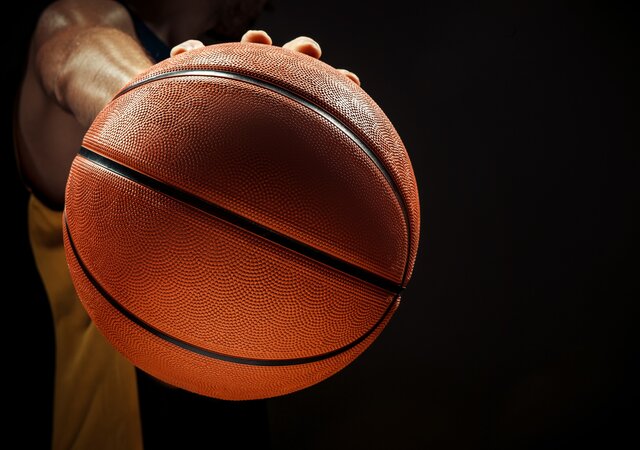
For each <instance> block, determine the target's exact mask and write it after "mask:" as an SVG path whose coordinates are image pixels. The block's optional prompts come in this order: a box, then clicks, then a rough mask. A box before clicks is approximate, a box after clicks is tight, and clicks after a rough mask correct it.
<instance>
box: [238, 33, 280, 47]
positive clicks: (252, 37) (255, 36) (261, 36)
mask: <svg viewBox="0 0 640 450" xmlns="http://www.w3.org/2000/svg"><path fill="white" fill-rule="evenodd" d="M240 42H251V43H253V44H266V45H271V44H272V41H271V36H269V35H268V34H267V32H266V31H264V30H249V31H247V32H246V33H245V34H243V35H242V38H241V39H240Z"/></svg>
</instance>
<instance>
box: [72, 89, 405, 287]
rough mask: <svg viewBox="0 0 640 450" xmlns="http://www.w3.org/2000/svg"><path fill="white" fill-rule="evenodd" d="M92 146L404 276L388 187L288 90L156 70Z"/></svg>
mask: <svg viewBox="0 0 640 450" xmlns="http://www.w3.org/2000/svg"><path fill="white" fill-rule="evenodd" d="M169 110H170V111H171V114H170V115H169V114H168V113H167V112H166V111H169ZM140 118H145V120H144V121H141V120H140ZM122 136H126V137H127V138H126V139H122V138H121V137H122ZM84 146H85V147H87V148H89V149H91V150H93V151H96V152H98V153H100V154H103V155H105V156H107V157H109V158H112V159H115V160H117V161H118V162H120V163H122V164H125V165H127V166H129V167H132V168H135V169H137V170H139V171H141V172H143V173H146V174H147V175H149V176H152V177H153V178H156V179H158V180H161V181H164V182H166V183H168V184H171V185H174V186H176V187H179V188H180V189H183V190H185V191H187V192H189V193H192V194H195V195H197V196H199V197H201V198H204V199H207V200H209V201H211V202H213V203H215V204H218V205H221V206H223V207H224V208H227V209H229V210H232V211H234V212H236V213H237V214H240V215H241V216H243V217H248V218H250V219H251V220H254V221H256V222H258V223H260V224H262V225H264V226H266V227H268V228H270V229H273V230H275V231H278V232H280V233H282V234H284V235H286V236H290V237H293V238H295V239H297V240H299V241H301V242H304V243H306V244H308V245H310V246H312V247H314V248H317V249H320V250H322V251H325V252H326V253H329V254H331V255H333V256H335V257H337V258H340V259H343V260H345V261H347V262H350V263H351V264H354V265H356V266H359V267H362V268H364V269H367V270H369V271H372V272H374V273H376V274H378V275H380V276H384V277H386V278H389V279H390V280H392V281H395V282H396V283H400V281H401V279H402V275H403V273H404V270H405V266H406V260H407V257H408V255H407V252H408V248H407V228H406V224H405V219H404V216H403V212H402V206H401V205H400V204H399V203H398V200H397V197H396V195H395V194H394V191H393V188H392V186H390V185H389V183H388V182H387V181H386V179H385V178H384V176H383V174H382V173H381V172H380V170H379V169H378V168H377V167H376V166H375V164H374V163H373V162H372V161H371V159H370V158H369V157H368V156H367V155H366V154H365V153H364V152H363V151H362V149H360V148H359V147H358V146H357V144H356V143H354V142H353V141H352V140H351V139H350V138H349V137H348V136H347V135H346V134H344V133H343V132H342V131H341V130H340V129H339V128H337V127H336V126H335V125H333V124H331V123H330V122H328V121H327V120H326V119H325V118H323V117H322V116H320V115H319V114H318V113H316V112H314V111H312V110H310V109H309V108H307V107H305V106H303V105H301V104H299V103H297V102H295V101H293V100H291V99H289V98H286V97H285V96H283V95H281V94H278V93H274V92H272V91H269V90H267V89H264V88H262V87H258V86H252V85H250V84H248V83H244V82H241V81H236V80H229V79H221V78H215V77H179V78H169V79H165V80H159V81H156V82H154V83H152V84H147V85H143V86H140V87H138V88H137V89H135V90H133V91H130V92H128V93H126V94H124V95H123V96H121V97H119V98H117V99H116V100H115V101H113V102H112V103H111V104H109V105H108V106H107V108H106V109H105V110H104V111H103V112H102V113H101V114H100V116H99V117H98V118H97V119H96V121H95V122H94V124H93V126H92V127H91V129H90V130H89V132H88V133H87V135H86V137H85V141H84ZM140 148H144V149H145V151H144V152H141V151H140V150H139V149H140ZM178 149H180V150H178Z"/></svg>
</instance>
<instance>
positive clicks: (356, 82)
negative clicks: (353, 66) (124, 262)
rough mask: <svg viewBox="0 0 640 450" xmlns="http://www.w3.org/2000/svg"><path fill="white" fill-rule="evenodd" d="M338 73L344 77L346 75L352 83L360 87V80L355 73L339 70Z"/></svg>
mask: <svg viewBox="0 0 640 450" xmlns="http://www.w3.org/2000/svg"><path fill="white" fill-rule="evenodd" d="M338 72H341V73H342V74H343V75H346V76H347V77H348V78H349V79H350V80H351V81H353V82H354V83H355V84H357V85H358V86H360V78H359V77H358V75H356V74H355V73H353V72H349V71H348V70H346V69H338Z"/></svg>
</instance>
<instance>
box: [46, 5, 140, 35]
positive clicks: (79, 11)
mask: <svg viewBox="0 0 640 450" xmlns="http://www.w3.org/2000/svg"><path fill="white" fill-rule="evenodd" d="M96 26H101V27H112V28H117V29H119V30H121V31H125V32H127V33H130V34H131V33H133V32H134V30H133V23H132V21H131V16H130V15H129V12H128V11H127V8H125V7H124V6H123V5H122V4H121V3H119V2H117V1H114V0H57V1H55V2H53V3H51V4H50V5H49V6H48V7H47V8H46V9H45V10H44V11H43V12H42V15H41V16H40V20H39V22H38V27H37V29H36V39H37V38H38V37H39V36H38V34H40V35H42V34H44V35H51V34H53V33H55V32H56V31H62V30H64V29H66V28H69V27H96Z"/></svg>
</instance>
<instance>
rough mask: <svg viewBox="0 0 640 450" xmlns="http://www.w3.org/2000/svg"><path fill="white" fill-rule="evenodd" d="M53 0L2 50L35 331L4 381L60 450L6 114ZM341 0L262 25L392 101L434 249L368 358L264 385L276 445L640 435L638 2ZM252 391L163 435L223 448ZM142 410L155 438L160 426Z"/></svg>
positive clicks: (11, 255) (11, 191) (27, 316)
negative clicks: (308, 382) (290, 385)
mask: <svg viewBox="0 0 640 450" xmlns="http://www.w3.org/2000/svg"><path fill="white" fill-rule="evenodd" d="M45 3H46V2H43V1H40V2H28V4H24V5H22V6H23V10H22V12H20V13H18V14H16V15H15V16H14V17H13V18H12V19H11V20H8V21H7V22H6V24H5V28H4V32H5V33H6V36H4V37H3V41H4V43H5V44H4V46H3V53H4V57H3V61H4V63H3V65H2V70H3V75H4V77H5V79H9V80H10V88H9V89H7V90H5V92H4V94H5V95H6V98H5V99H4V102H3V104H4V108H3V114H4V116H3V117H4V120H3V123H4V125H3V132H2V144H3V147H4V148H5V152H3V155H4V156H3V162H2V164H3V180H4V181H5V182H7V187H6V189H5V196H4V200H5V203H6V205H7V206H6V209H5V210H4V211H5V217H4V223H5V226H6V227H7V228H8V229H10V231H11V233H10V235H8V236H7V237H6V238H5V242H6V248H5V254H6V258H7V259H8V260H10V261H11V263H12V264H11V269H10V270H9V271H8V272H5V273H7V274H8V275H9V279H8V280H6V281H5V284H6V283H9V284H10V285H11V286H12V287H13V290H14V291H15V293H14V294H11V293H10V290H7V291H5V292H7V294H6V296H5V298H4V303H5V306H6V308H7V309H6V316H5V320H6V321H7V322H8V323H9V322H10V323H11V324H13V325H14V327H15V326H18V327H21V326H24V331H23V332H22V333H20V334H19V335H16V334H15V332H13V331H12V332H11V333H7V331H8V329H5V333H7V334H8V336H7V337H6V338H5V348H6V354H7V358H8V360H9V362H10V364H9V365H8V366H7V367H8V368H5V373H6V374H7V375H8V376H9V381H8V383H7V384H6V385H5V388H7V389H11V390H12V392H13V393H18V394H19V395H20V396H21V397H22V400H21V401H19V402H17V403H16V404H15V405H14V404H12V405H11V411H12V412H13V414H14V418H15V423H16V426H17V427H19V426H21V425H22V426H24V424H28V425H29V426H30V427H31V430H32V431H31V433H30V434H26V435H24V437H25V439H26V440H27V441H29V442H33V443H35V444H40V445H41V446H42V448H46V447H47V444H46V442H47V440H48V438H49V433H50V423H49V422H50V414H51V404H50V397H51V388H52V376H53V368H52V362H53V340H52V339H53V337H52V328H51V324H50V321H51V318H50V315H49V314H50V313H49V312H48V306H47V304H46V301H45V300H42V299H41V297H38V296H37V294H38V290H39V289H41V286H40V285H39V284H38V282H37V278H35V277H34V275H35V274H34V272H33V270H34V269H33V267H32V263H31V256H30V253H29V249H28V246H27V242H26V228H25V218H24V215H25V205H26V203H25V199H26V194H25V193H24V190H23V189H22V188H21V186H20V184H19V183H18V181H17V178H16V174H15V172H14V170H13V162H12V155H11V152H10V148H11V136H10V127H9V124H10V117H11V104H12V99H13V96H14V94H15V87H16V86H17V81H18V79H19V77H20V71H21V64H22V59H23V55H24V52H25V51H26V46H27V43H28V38H29V35H30V32H31V29H32V27H33V24H34V21H35V19H36V18H37V14H38V11H39V9H40V8H41V7H42V5H43V4H45ZM345 3H346V2H343V1H337V0H333V1H325V2H313V3H311V2H300V1H294V0H278V1H274V2H273V5H274V8H273V10H272V11H267V12H265V13H264V14H263V16H261V18H260V19H259V21H258V23H257V27H263V28H265V29H266V30H267V31H268V32H269V33H270V34H271V35H272V36H273V38H274V41H275V43H276V44H282V43H284V42H285V41H286V40H288V39H291V38H293V37H295V36H297V35H300V34H305V35H309V36H312V37H314V38H316V39H317V40H318V41H319V42H320V44H321V45H322V47H323V50H324V56H323V59H324V60H325V61H327V62H328V63H330V64H332V65H335V66H337V67H346V68H349V69H351V70H353V71H354V72H356V73H357V74H358V75H359V76H360V78H361V80H362V84H363V88H365V89H366V90H367V91H368V92H369V94H370V95H371V96H372V97H373V98H374V99H375V100H376V101H377V102H378V103H379V104H380V106H381V107H382V108H383V109H384V110H385V112H386V113H387V115H388V116H389V118H390V119H391V120H392V122H393V123H394V124H395V126H396V128H397V130H398V131H399V133H400V135H401V136H402V138H403V140H404V142H405V145H406V147H407V149H408V152H409V154H410V156H411V159H412V161H413V165H414V170H415V174H416V178H417V180H418V185H419V190H420V200H421V208H422V230H421V231H422V234H421V243H420V251H419V255H418V260H417V262H416V268H415V271H414V275H413V279H412V281H411V283H410V285H409V288H408V289H407V290H406V292H405V294H404V296H403V302H402V305H401V308H400V309H399V310H398V312H397V313H396V315H395V317H394V319H393V320H392V321H391V323H390V324H389V326H388V327H387V329H386V330H385V331H384V333H383V334H382V335H381V336H380V338H379V339H378V340H377V341H376V342H375V343H374V344H373V345H372V347H371V348H370V349H369V350H368V351H367V352H365V354H363V355H362V356H361V357H360V358H359V359H358V360H356V361H355V362H354V363H353V364H352V365H351V366H349V367H348V368H346V369H345V370H343V371H342V372H340V373H339V374H337V375H336V376H334V377H332V378H330V379H329V380H327V381H325V382H323V383H320V384H319V385H317V386H314V387H312V388H309V389H307V390H304V391H302V392H299V393H295V394H292V395H288V396H285V397H281V398H277V399H272V400H269V401H268V402H266V408H267V409H268V417H269V435H270V438H269V439H270V441H271V445H272V447H273V448H275V449H324V448H339V449H343V448H344V449H359V448H363V449H364V448H366V449H427V448H429V449H468V448H475V449H483V448H505V449H506V448H518V449H551V448H577V447H585V446H598V447H613V448H615V447H621V446H622V444H623V443H624V442H626V440H628V439H631V442H630V443H626V444H625V447H628V446H633V443H635V444H636V445H637V441H638V439H637V435H636V433H634V431H635V430H634V429H635V428H637V424H638V413H637V407H636V402H637V400H638V390H637V387H636V381H637V377H638V354H637V352H636V350H635V348H634V347H633V346H632V344H631V332H632V331H633V329H634V328H635V322H636V320H637V319H636V317H637V316H636V315H635V314H637V309H636V307H635V304H636V302H637V301H638V299H639V298H640V296H639V295H638V288H637V279H638V264H637V257H636V248H635V247H633V246H632V238H633V237H634V235H635V234H636V233H637V230H638V221H637V219H636V218H635V217H634V216H633V213H634V210H636V208H637V207H638V196H637V193H638V190H637V181H638V159H639V158H638V152H637V149H638V146H637V144H638V143H637V141H635V142H634V138H635V133H632V132H633V131H635V130H633V128H635V127H637V118H638V117H637V107H636V104H635V102H634V101H633V100H632V97H631V90H632V89H631V87H632V86H631V85H632V83H634V82H636V81H637V79H638V73H637V71H636V67H635V65H634V64H635V61H636V60H637V52H636V51H634V48H633V47H632V44H631V40H632V38H633V36H632V22H631V17H632V15H631V12H630V10H628V8H627V9H625V8H622V7H618V6H616V5H614V4H612V3H608V4H606V6H603V5H597V4H594V3H590V2H575V3H569V2H564V1H546V2H540V1H512V2H506V1H505V2H495V1H491V2H476V3H473V4H467V3H462V2H457V1H433V2H432V1H426V2H407V1H394V2H371V1H368V2H349V3H348V4H345ZM410 3H416V5H418V6H417V7H413V6H411V5H410ZM632 119H635V120H634V122H633V125H635V127H633V128H632ZM21 279H25V280H28V281H26V282H20V281H19V280H21ZM17 283H19V285H18V288H15V287H16V284H17ZM32 298H37V299H38V300H37V301H35V300H31V299H32ZM213 402H214V403H215V404H216V405H217V404H219V403H222V402H215V401H213ZM214 403H211V405H213V404H214ZM225 403H226V402H225ZM239 405H240V406H239ZM241 405H242V404H231V405H230V406H228V407H225V408H227V409H226V410H225V411H227V413H225V415H226V419H224V420H223V422H220V423H218V422H217V420H222V419H220V418H218V419H213V420H209V419H208V418H206V417H205V418H204V419H203V420H202V422H201V423H198V424H193V423H191V424H189V423H187V422H186V421H183V422H181V423H177V422H176V426H175V427H174V429H172V430H170V431H169V430H167V429H166V426H164V425H162V424H159V425H158V424H156V425H157V426H156V430H154V431H157V432H158V433H161V434H162V433H164V436H165V439H166V440H165V442H169V441H170V438H169V437H166V436H168V435H169V434H171V433H173V435H180V434H194V433H195V434H197V433H199V434H200V436H201V437H202V438H210V442H211V447H212V448H215V447H216V446H217V445H220V443H221V442H233V440H234V439H235V438H234V434H235V435H236V437H238V434H242V433H245V434H247V435H250V434H251V433H252V427H254V426H256V425H255V424H252V423H251V422H250V421H247V422H246V423H243V422H242V420H243V416H242V414H244V413H243V412H242V410H243V408H244V409H250V408H262V407H263V406H264V403H259V404H253V406H241ZM248 405H249V404H248ZM185 407H186V408H188V406H185ZM211 409H212V410H213V409H215V408H213V407H212V408H211ZM175 414H176V416H179V415H181V414H186V412H185V411H176V413H175ZM187 415H188V414H187ZM225 420H226V421H225ZM230 421H232V422H233V421H235V422H238V423H236V424H235V425H233V426H230V425H229V423H230ZM202 423H206V424H207V426H206V427H205V428H206V429H204V430H203V429H202ZM194 425H196V426H194ZM217 425H218V426H217ZM145 426H147V430H146V431H145V439H147V435H149V433H151V431H149V430H151V429H152V428H153V427H154V424H153V423H151V424H147V425H145ZM263 432H265V431H264V430H260V433H263ZM148 442H151V441H149V440H148ZM224 445H225V446H227V445H228V444H224ZM204 447H205V448H206V447H207V446H204Z"/></svg>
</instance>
